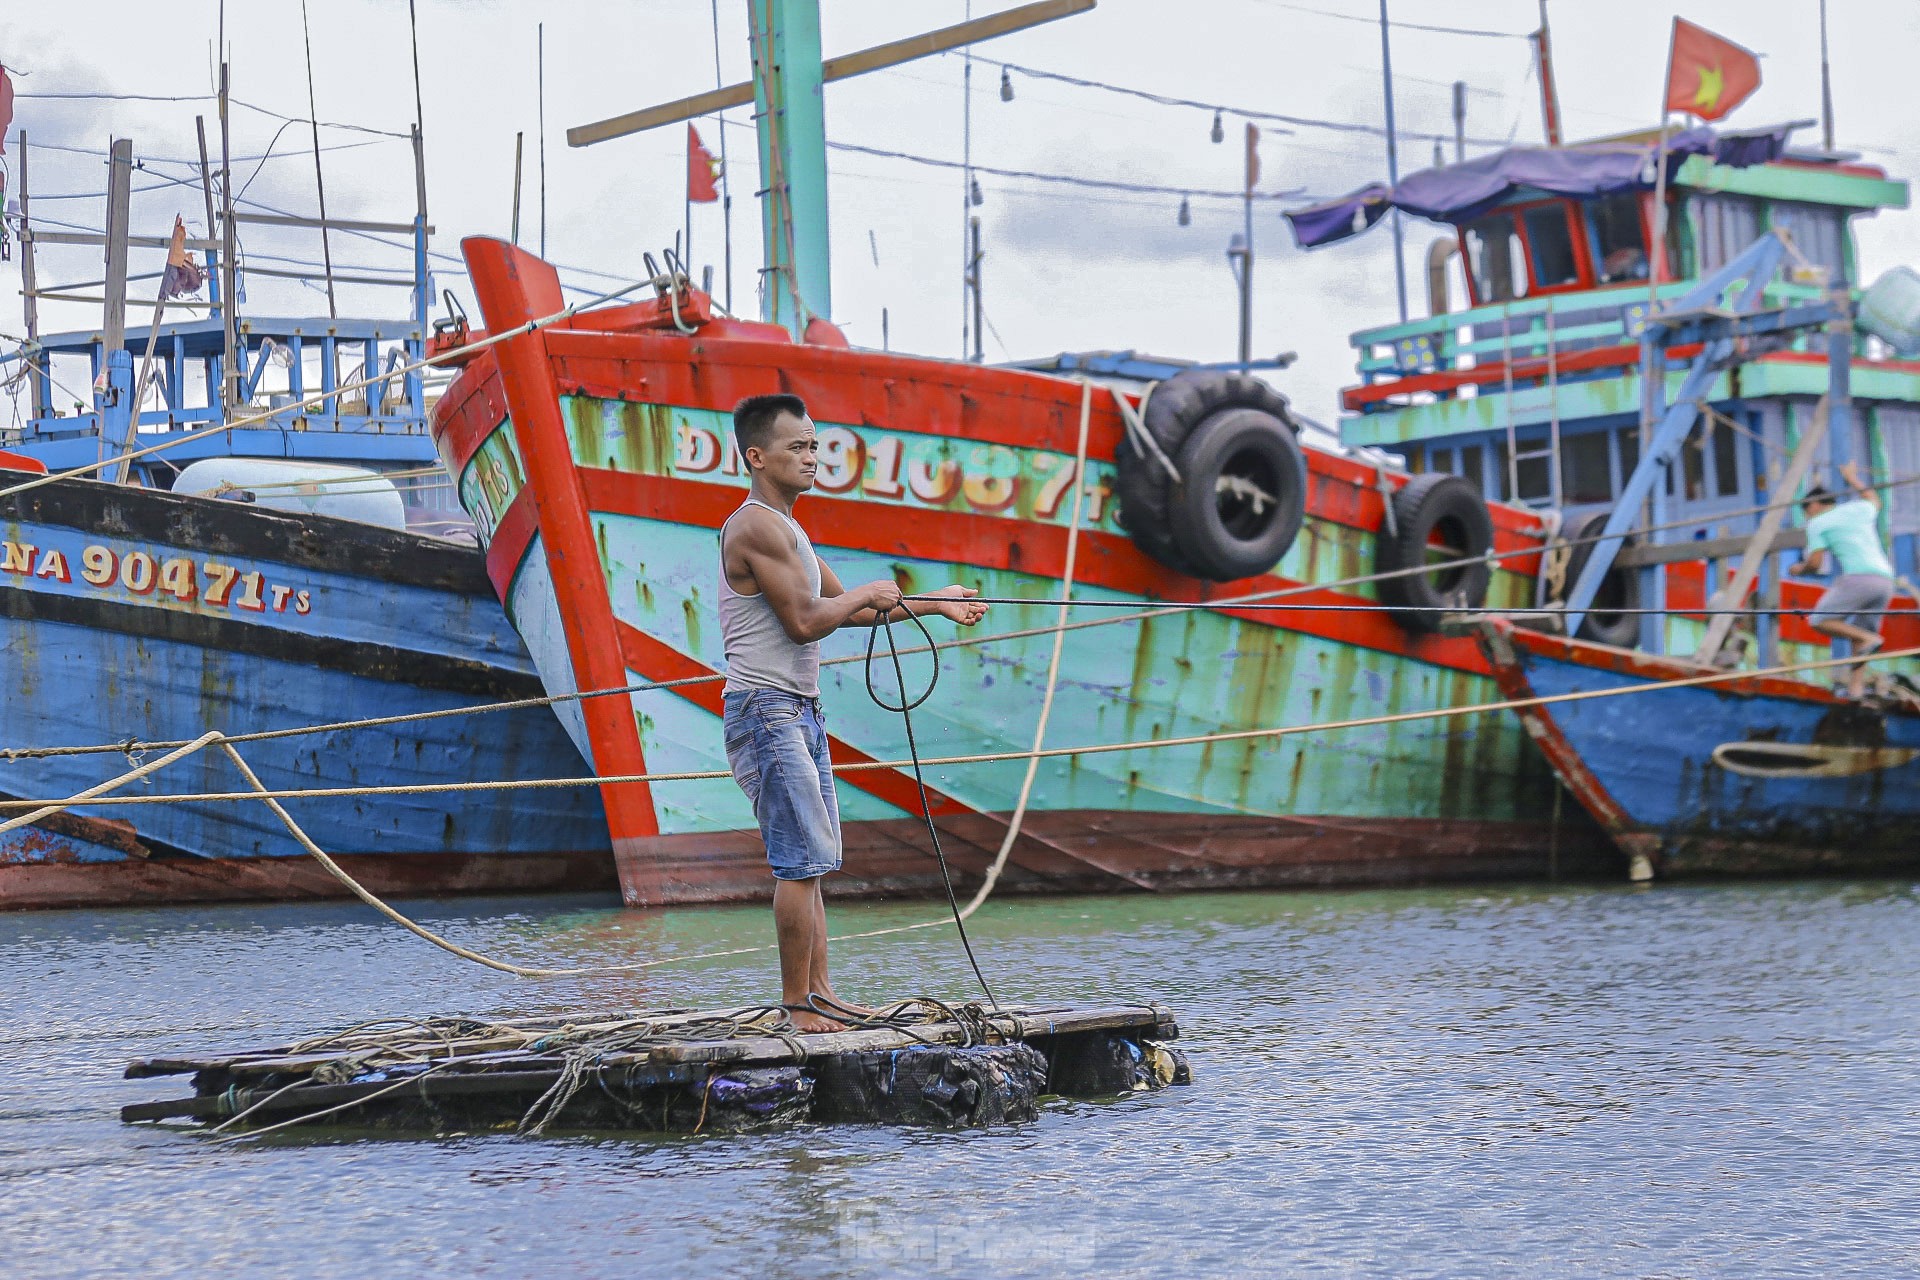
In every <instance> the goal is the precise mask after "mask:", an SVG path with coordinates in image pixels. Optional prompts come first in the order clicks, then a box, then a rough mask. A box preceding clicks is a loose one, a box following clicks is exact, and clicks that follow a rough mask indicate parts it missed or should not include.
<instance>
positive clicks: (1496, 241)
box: [1460, 200, 1593, 306]
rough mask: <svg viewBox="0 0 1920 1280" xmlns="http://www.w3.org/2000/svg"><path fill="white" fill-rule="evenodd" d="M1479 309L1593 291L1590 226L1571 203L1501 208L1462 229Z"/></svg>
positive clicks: (1461, 234)
mask: <svg viewBox="0 0 1920 1280" xmlns="http://www.w3.org/2000/svg"><path fill="white" fill-rule="evenodd" d="M1460 241H1461V250H1462V252H1463V253H1464V254H1465V255H1466V259H1467V267H1468V275H1469V276H1470V277H1471V281H1472V284H1473V301H1474V305H1475V306H1486V305H1488V304H1489V303H1495V302H1511V301H1513V300H1514V299H1516V298H1524V297H1526V296H1527V295H1529V294H1535V293H1560V292H1566V291H1568V290H1572V289H1590V288H1592V287H1593V267H1592V264H1591V262H1590V260H1589V256H1588V253H1589V251H1588V246H1587V243H1586V228H1585V223H1584V222H1583V221H1582V219H1581V216H1580V209H1579V206H1578V205H1576V204H1575V203H1574V202H1573V201H1571V200H1551V201H1543V202H1541V203H1539V204H1531V205H1522V206H1521V207H1519V208H1516V209H1502V210H1500V211H1499V212H1498V213H1490V214H1488V215H1487V216H1486V217H1484V218H1477V219H1475V220H1474V221H1472V222H1469V223H1467V224H1466V226H1465V227H1463V228H1461V232H1460Z"/></svg>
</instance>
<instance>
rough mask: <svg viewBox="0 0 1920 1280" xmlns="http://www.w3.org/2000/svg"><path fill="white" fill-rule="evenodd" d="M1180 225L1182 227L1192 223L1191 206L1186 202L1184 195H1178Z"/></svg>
mask: <svg viewBox="0 0 1920 1280" xmlns="http://www.w3.org/2000/svg"><path fill="white" fill-rule="evenodd" d="M1180 225H1181V226H1183V227H1190V226H1192V225H1193V208H1192V206H1190V205H1189V204H1188V203H1187V198H1186V197H1185V196H1181V197H1180Z"/></svg>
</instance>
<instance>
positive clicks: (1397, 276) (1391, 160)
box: [1248, 0, 1407, 324]
mask: <svg viewBox="0 0 1920 1280" xmlns="http://www.w3.org/2000/svg"><path fill="white" fill-rule="evenodd" d="M1380 79H1381V82H1382V84H1383V85H1384V86H1385V89H1386V96H1387V183H1388V184H1389V185H1390V186H1395V187H1397V186H1399V185H1400V149H1399V144H1398V142H1397V140H1396V138H1395V135H1394V127H1393V40H1392V37H1391V36H1390V34H1389V27H1388V23H1387V0H1380ZM1248 254H1249V258H1248V260H1249V262H1251V260H1252V258H1251V254H1252V237H1251V236H1249V237H1248ZM1393 283H1394V288H1395V289H1396V290H1397V291H1398V293H1399V297H1400V323H1401V324H1405V323H1406V322H1407V242H1406V231H1405V229H1404V228H1403V227H1402V226H1401V224H1400V206H1399V205H1397V204H1396V205H1394V206H1393Z"/></svg>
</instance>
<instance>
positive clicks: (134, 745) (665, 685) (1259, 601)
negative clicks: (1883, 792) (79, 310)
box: [0, 474, 1920, 761]
mask: <svg viewBox="0 0 1920 1280" xmlns="http://www.w3.org/2000/svg"><path fill="white" fill-rule="evenodd" d="M1915 482H1920V474H1915V475H1912V476H1905V477H1901V478H1898V479H1895V480H1890V481H1887V482H1885V483H1884V484H1880V485H1875V486H1869V487H1873V488H1892V487H1894V486H1896V485H1902V484H1909V483H1915ZM0 496H4V495H0ZM1798 505H1799V503H1798V502H1797V501H1792V502H1778V503H1771V504H1768V505H1766V506H1759V507H1751V508H1746V509H1743V510H1736V511H1731V512H1723V513H1721V515H1722V516H1737V515H1744V514H1752V513H1753V512H1757V511H1768V510H1772V509H1774V508H1776V507H1792V506H1798ZM1698 524H1699V521H1697V520H1687V521H1677V522H1669V523H1667V524H1664V525H1653V526H1650V527H1648V528H1647V529H1642V530H1636V531H1635V533H1636V534H1638V533H1649V532H1656V531H1659V530H1663V529H1673V528H1681V527H1693V526H1696V525H1698ZM1070 532H1071V531H1070ZM1604 539H1605V535H1604V534H1593V535H1591V536H1589V537H1585V538H1576V539H1571V540H1568V541H1565V542H1560V543H1556V544H1555V546H1556V547H1569V548H1570V547H1575V546H1581V545H1584V544H1586V543H1590V542H1599V541H1603V540H1604ZM1070 540H1071V538H1070ZM1548 550H1549V548H1542V547H1531V548H1525V549H1522V550H1516V551H1489V552H1488V553H1487V554H1485V555H1480V556H1466V557H1461V558H1457V559H1453V560H1438V561H1433V562H1432V563H1429V564H1426V565H1415V566H1411V567H1409V568H1405V569H1389V570H1382V571H1380V572H1376V573H1366V574H1356V575H1354V576H1352V577H1347V578H1337V579H1332V580H1330V581H1327V582H1309V583H1298V584H1295V585H1293V586H1290V587H1275V588H1271V589H1268V590H1265V591H1255V592H1249V593H1246V594H1244V595H1239V596H1222V597H1220V598H1218V599H1212V600H1191V601H1170V602H1166V603H1163V604H1157V605H1145V606H1143V605H1142V604H1141V602H1139V601H1135V600H1112V601H1109V600H1093V599H1088V598H1086V597H1082V598H1081V599H1078V600H1074V601H1072V602H1071V603H1072V604H1073V605H1074V606H1075V607H1079V606H1083V605H1085V606H1092V607H1100V608H1112V607H1132V608H1133V609H1134V610H1135V612H1132V613H1126V614H1119V615H1113V616H1109V617H1104V618H1087V619H1082V620H1080V621H1077V622H1066V623H1058V622H1056V623H1054V624H1052V625H1049V626H1041V627H1025V628H1021V629H1018V630H1014V631H1001V632H989V633H988V634H986V635H978V636H958V637H956V638H954V639H952V640H940V641H935V642H932V643H930V644H927V645H910V646H908V647H906V648H903V649H901V650H900V653H901V655H902V656H911V655H913V654H917V653H928V652H934V653H937V652H939V651H940V650H943V649H963V648H970V647H974V646H980V645H989V644H1000V643H1004V642H1006V641H1010V640H1027V639H1031V638H1033V637H1035V636H1050V635H1055V634H1057V633H1059V632H1061V631H1081V630H1085V629H1087V628H1089V627H1111V626H1119V625H1122V624H1125V623H1128V622H1141V621H1151V620H1152V619H1154V618H1160V617H1168V616H1171V615H1174V614H1179V613H1187V612H1194V611H1208V610H1215V611H1218V610H1237V611H1241V612H1261V611H1265V610H1266V608H1267V605H1266V604H1264V603H1263V602H1268V601H1276V600H1282V599H1285V598H1286V597H1290V596H1298V595H1306V594H1308V593H1310V592H1316V591H1333V590H1338V589H1340V588H1343V587H1356V586H1370V585H1373V584H1375V583H1379V582H1385V581H1388V580H1390V579H1395V578H1405V577H1411V576H1414V575H1420V574H1431V573H1442V572H1446V571H1448V570H1451V569H1455V568H1464V567H1471V566H1474V565H1479V564H1497V563H1498V562H1500V561H1502V560H1504V559H1510V558H1515V557H1520V556H1534V555H1542V554H1545V553H1546V552H1547V551H1548ZM905 598H906V599H910V600H916V601H918V600H925V599H929V598H930V597H925V596H908V597H905ZM995 601H998V602H999V603H1002V604H1007V605H1038V606H1042V607H1057V606H1058V603H1059V602H1057V601H1048V600H1041V599H1032V600H1029V599H1024V598H1019V597H988V598H987V602H988V603H994V602H995ZM1287 608H1297V609H1300V610H1306V611H1312V610H1350V611H1361V612H1369V611H1370V612H1382V613H1384V612H1389V611H1399V612H1409V611H1415V612H1428V611H1431V612H1436V613H1473V614H1490V613H1491V614H1500V615H1503V616H1516V615H1525V616H1535V615H1554V616H1558V615H1561V614H1563V613H1564V610H1560V609H1552V608H1541V607H1539V606H1514V607H1513V608H1506V607H1490V606H1486V605H1483V606H1481V607H1480V608H1479V609H1470V610H1462V609H1454V608H1450V607H1446V606H1421V607H1419V608H1418V609H1414V610H1394V609H1393V607H1391V606H1388V605H1383V604H1357V605H1317V604H1301V605H1293V606H1287ZM1276 611H1278V610H1276ZM1640 611H1641V612H1656V613H1657V612H1661V610H1658V609H1644V610H1640ZM1596 612H1601V613H1612V612H1629V611H1628V610H1606V609H1602V610H1597V611H1596ZM1666 612H1672V613H1678V614H1684V615H1702V614H1713V613H1716V612H1725V613H1732V614H1734V615H1736V616H1737V615H1740V614H1749V613H1754V612H1757V611H1756V610H1753V609H1740V608H1729V609H1725V610H1713V609H1705V608H1702V609H1672V610H1667V611H1666ZM1774 612H1781V613H1806V612H1813V611H1812V610H1778V611H1774ZM1889 612H1893V613H1912V612H1914V611H1913V610H1890V611H1889ZM1876 656H1877V657H1884V656H1886V655H1885V654H1881V655H1876ZM861 661H864V658H863V657H862V655H860V654H857V653H855V654H847V655H843V656H841V657H837V658H825V659H822V661H821V663H820V665H821V666H823V667H829V666H842V665H845V664H848V663H854V662H861ZM725 679H726V676H725V674H724V673H722V672H710V673H708V674H706V675H698V676H682V677H680V678H679V679H675V680H644V681H638V682H636V683H633V684H625V685H616V686H613V687H610V688H605V689H579V690H572V691H570V692H567V693H556V694H547V695H543V696H541V697H535V698H514V699H509V700H506V701H502V702H484V703H477V704H474V705H471V706H461V707H442V708H439V709H437V710H433V711H410V712H405V713H403V714H398V715H390V716H364V717H361V718H359V719H356V720H332V721H325V722H322V723H317V724H307V725H292V726H289V727H287V728H284V729H261V730H255V731H253V732H250V733H237V734H231V735H228V737H227V740H228V741H230V742H236V743H246V742H266V741H269V740H272V739H275V738H293V737H303V736H306V735H308V734H316V733H336V732H350V731H355V730H360V729H378V728H384V727H386V726H389V725H396V724H408V723H412V722H414V721H422V720H441V719H447V718H450V717H454V716H471V715H485V714H488V713H491V712H495V711H517V710H523V709H525V708H529V707H550V706H555V705H558V704H559V703H563V702H577V701H583V700H585V699H588V698H610V697H617V696H619V695H622V694H634V693H652V692H656V691H660V690H671V689H684V688H690V687H692V686H695V685H702V684H715V683H718V682H720V681H722V680H725ZM189 741H191V740H190V739H184V738H180V739H170V740H158V741H152V742H147V741H141V740H137V739H132V738H127V739H122V740H121V741H118V742H97V743H88V744H85V745H82V746H57V747H0V761H13V760H39V759H46V758H50V757H56V756H75V755H108V754H120V755H130V754H133V753H135V752H141V751H165V750H168V749H171V748H173V747H181V746H185V745H187V744H188V742H189Z"/></svg>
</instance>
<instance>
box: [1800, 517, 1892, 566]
mask: <svg viewBox="0 0 1920 1280" xmlns="http://www.w3.org/2000/svg"><path fill="white" fill-rule="evenodd" d="M1821 550H1825V551H1829V552H1831V553H1832V554H1833V558H1834V561H1835V563H1837V564H1838V565H1839V566H1840V572H1841V573H1870V574H1873V575H1875V576H1877V577H1881V578H1891V577H1892V576H1893V565H1892V563H1891V562H1890V561H1889V560H1888V559H1887V553H1886V551H1885V550H1884V549H1883V548H1882V547H1881V546H1880V509H1879V508H1878V507H1876V506H1874V505H1873V504H1872V503H1871V502H1868V501H1866V500H1865V499H1861V498H1856V499H1854V500H1853V501H1852V502H1843V503H1841V504H1840V505H1839V506H1837V507H1834V508H1832V509H1831V510H1828V511H1822V512H1821V513H1820V514H1819V515H1817V516H1815V517H1814V518H1813V519H1811V520H1809V521H1807V554H1808V555H1812V554H1813V553H1814V552H1815V551H1821Z"/></svg>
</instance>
